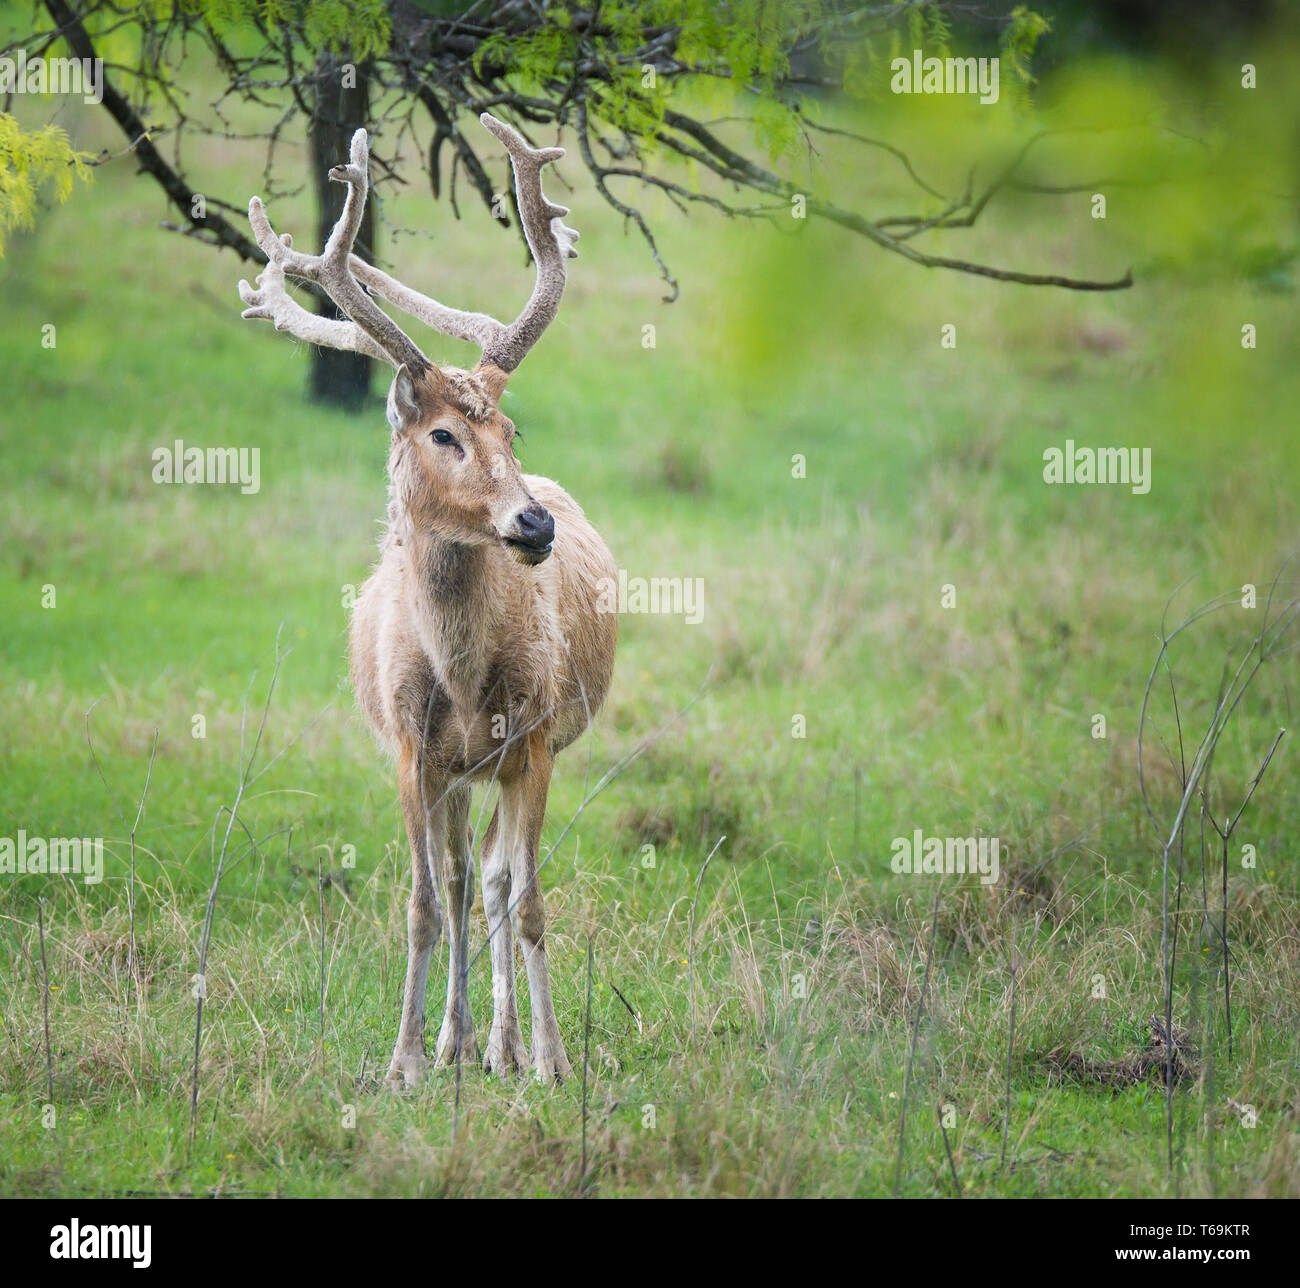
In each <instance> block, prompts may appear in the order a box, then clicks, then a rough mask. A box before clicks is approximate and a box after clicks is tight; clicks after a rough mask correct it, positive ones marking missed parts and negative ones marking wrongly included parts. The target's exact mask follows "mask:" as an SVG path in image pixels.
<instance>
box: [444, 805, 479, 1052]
mask: <svg viewBox="0 0 1300 1288" xmlns="http://www.w3.org/2000/svg"><path fill="white" fill-rule="evenodd" d="M469 804H470V788H469V785H468V784H467V783H465V784H462V785H460V786H459V787H453V788H451V789H450V790H447V791H446V796H445V799H444V802H443V809H444V811H445V826H444V828H443V831H442V835H443V837H444V838H445V839H444V852H443V855H442V859H443V864H442V872H443V899H444V901H445V903H446V905H447V922H448V925H449V927H450V933H449V935H448V943H449V944H450V947H451V952H450V954H449V956H450V962H449V963H448V966H447V1012H446V1014H445V1015H444V1016H443V1020H442V1029H441V1031H440V1032H439V1033H438V1045H437V1048H436V1057H435V1058H436V1059H437V1061H438V1063H439V1064H455V1063H456V1057H457V1055H458V1054H459V1056H460V1060H461V1062H462V1063H463V1064H470V1063H474V1064H477V1063H478V1042H477V1041H476V1040H475V1037H474V1017H473V1016H472V1015H471V1014H470V1010H469V911H470V908H471V907H473V905H474V855H473V852H472V850H471V848H470V840H469Z"/></svg>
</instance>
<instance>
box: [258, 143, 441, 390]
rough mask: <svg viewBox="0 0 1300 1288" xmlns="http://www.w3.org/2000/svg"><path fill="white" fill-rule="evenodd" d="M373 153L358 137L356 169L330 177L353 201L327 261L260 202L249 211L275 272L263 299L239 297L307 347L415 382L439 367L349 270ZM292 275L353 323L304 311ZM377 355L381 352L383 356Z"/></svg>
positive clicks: (339, 168) (268, 274)
mask: <svg viewBox="0 0 1300 1288" xmlns="http://www.w3.org/2000/svg"><path fill="white" fill-rule="evenodd" d="M369 168H370V147H369V145H368V143H367V141H366V132H365V130H358V131H357V132H356V133H355V134H354V135H353V136H352V155H351V161H350V164H348V165H336V166H335V167H334V168H333V169H332V170H331V171H330V172H329V177H330V178H331V179H333V180H334V181H335V182H336V183H346V184H347V185H348V195H347V197H346V199H345V200H344V202H343V213H342V214H341V215H339V218H338V222H337V223H336V224H335V225H334V229H333V231H332V232H331V233H330V235H329V240H328V241H327V242H326V243H325V249H324V250H323V251H322V252H321V253H320V254H319V255H304V254H302V253H301V252H300V251H296V250H294V249H293V239H292V238H291V237H289V236H287V235H286V236H285V237H277V236H276V235H275V230H274V229H273V228H272V227H271V221H270V220H269V219H268V218H267V217H266V210H265V209H264V207H263V206H262V200H261V198H260V197H254V198H252V200H251V201H249V203H248V222H249V223H250V224H252V226H253V235H254V236H255V237H256V238H257V244H258V245H259V246H260V247H261V248H262V250H263V251H264V252H265V253H266V260H267V266H266V269H265V270H264V271H263V273H262V274H261V275H260V276H259V278H258V285H259V286H260V287H261V289H260V290H259V291H254V290H253V289H252V288H251V287H250V286H249V285H248V283H247V282H245V281H242V280H241V281H240V283H239V294H240V297H241V298H242V299H243V301H244V303H245V304H248V305H251V306H252V307H250V308H248V309H246V310H245V311H244V314H243V316H244V317H246V318H270V319H271V320H272V321H273V322H274V323H275V327H276V330H279V331H289V332H291V333H292V334H294V335H297V336H299V337H300V338H301V339H304V340H311V341H313V342H314V343H316V344H325V345H328V346H330V347H331V348H336V349H354V350H356V351H357V352H359V353H368V354H370V356H371V357H383V358H385V359H386V360H387V361H389V362H391V363H392V364H393V366H395V367H400V366H401V365H403V364H405V365H406V366H407V367H408V368H410V370H411V374H412V375H419V374H421V373H423V372H425V371H427V370H429V369H430V368H431V367H432V366H433V364H432V363H431V362H430V361H429V359H428V358H426V357H425V356H424V354H423V353H421V352H420V350H419V348H418V347H417V346H416V344H415V342H414V341H413V340H411V338H410V337H409V336H408V335H407V334H406V333H405V332H404V331H403V330H402V328H401V327H399V326H398V325H397V323H396V322H394V321H393V320H392V318H390V317H389V316H388V314H386V313H385V312H384V311H383V309H381V308H380V307H379V305H377V304H376V303H375V302H374V300H372V299H371V298H370V296H368V295H367V294H366V293H365V291H364V290H363V289H362V288H361V285H360V283H359V282H358V281H357V279H356V278H355V277H353V276H352V273H351V270H350V269H349V267H348V261H349V257H350V256H351V254H352V246H353V243H354V242H355V241H356V239H357V232H358V230H359V229H360V228H361V220H362V217H363V216H364V214H365V210H366V197H367V195H368V193H369V188H370V180H369V173H368V172H369ZM286 274H287V275H288V276H290V277H299V278H302V279H304V280H305V281H309V282H315V283H317V285H319V286H321V287H322V288H323V289H324V290H325V292H326V294H328V295H329V297H330V299H332V300H333V301H334V303H335V304H337V305H338V306H339V308H340V309H342V310H343V312H344V313H346V314H347V315H348V317H349V318H351V319H352V324H351V326H349V324H348V323H345V322H332V321H331V320H330V319H328V318H318V317H316V316H315V315H313V314H311V313H308V312H307V310H306V309H304V308H302V307H301V306H300V305H298V304H296V303H295V302H294V301H293V300H292V299H291V298H290V297H289V295H288V293H287V292H286V290H285V286H284V279H285V276H286ZM376 348H377V349H378V350H379V351H380V352H379V353H376V352H375V350H376Z"/></svg>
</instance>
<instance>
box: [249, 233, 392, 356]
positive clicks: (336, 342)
mask: <svg viewBox="0 0 1300 1288" xmlns="http://www.w3.org/2000/svg"><path fill="white" fill-rule="evenodd" d="M280 242H281V244H282V245H284V246H285V247H292V245H293V238H292V237H290V236H289V234H288V233H285V234H284V235H283V236H282V237H281V238H280ZM239 296H240V298H241V299H242V300H243V301H244V303H245V304H247V305H248V306H249V307H248V308H246V309H245V310H244V311H243V313H241V314H240V316H241V317H243V318H247V319H250V320H251V319H253V318H266V319H267V320H268V321H270V322H271V323H272V324H273V325H274V327H275V329H276V330H277V331H288V332H289V334H290V335H293V336H297V337H298V339H300V340H306V341H307V342H308V343H310V344H320V345H324V346H325V347H326V348H328V349H351V350H353V351H354V352H356V353H364V354H367V355H369V356H370V357H372V358H378V359H379V361H380V362H391V361H392V359H391V358H390V357H389V356H388V353H387V352H386V351H385V350H384V349H382V348H380V346H379V345H378V344H376V343H375V341H374V340H372V339H371V338H370V336H368V335H367V334H366V333H365V332H364V331H363V330H362V329H361V328H360V327H359V326H357V324H356V323H355V322H342V321H335V320H334V319H333V318H326V317H322V316H321V315H320V314H319V313H310V312H308V311H307V310H306V309H305V308H303V307H302V305H301V304H299V303H298V301H297V300H295V299H294V298H293V297H292V296H291V295H290V294H289V292H288V291H287V290H286V289H285V281H284V269H283V268H281V267H280V265H279V264H278V263H276V261H275V260H268V262H267V265H266V267H265V268H264V269H263V270H262V271H261V273H259V274H258V276H257V289H256V290H254V288H253V287H251V286H249V284H248V283H247V282H246V281H245V280H244V279H243V278H242V277H241V278H240V279H239Z"/></svg>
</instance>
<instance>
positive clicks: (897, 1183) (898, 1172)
mask: <svg viewBox="0 0 1300 1288" xmlns="http://www.w3.org/2000/svg"><path fill="white" fill-rule="evenodd" d="M942 889H943V883H942V882H940V884H939V886H938V888H937V889H936V890H935V892H934V908H933V909H932V910H931V912H930V947H929V950H928V952H927V953H926V957H925V973H924V975H923V976H922V977H921V996H920V998H919V999H918V1000H917V1003H916V1018H915V1019H914V1020H913V1021H912V1042H911V1046H910V1047H909V1048H908V1052H907V1070H906V1072H905V1073H904V1074H903V1111H902V1113H901V1114H900V1115H899V1119H898V1165H897V1166H896V1167H895V1169H894V1197H895V1198H897V1197H898V1194H899V1190H900V1189H901V1188H902V1184H903V1140H904V1136H905V1135H906V1132H907V1093H908V1090H909V1088H910V1087H911V1085H912V1065H913V1064H914V1063H915V1061H916V1042H917V1038H918V1037H919V1036H920V1033H921V1016H922V1015H923V1014H924V1013H925V995H926V992H927V990H928V989H929V987H930V967H931V966H933V965H934V938H935V932H936V931H937V930H938V928H939V895H940V893H941V891H942Z"/></svg>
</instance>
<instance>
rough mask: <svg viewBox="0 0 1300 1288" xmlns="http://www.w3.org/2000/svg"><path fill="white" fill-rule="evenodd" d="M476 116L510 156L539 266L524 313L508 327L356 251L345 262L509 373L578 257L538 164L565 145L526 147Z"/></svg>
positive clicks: (507, 130) (382, 292)
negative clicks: (419, 287)
mask: <svg viewBox="0 0 1300 1288" xmlns="http://www.w3.org/2000/svg"><path fill="white" fill-rule="evenodd" d="M479 120H480V121H482V122H483V125H484V127H485V128H486V129H488V130H489V131H490V132H491V133H492V134H493V135H494V136H495V137H496V138H498V139H499V140H500V141H501V142H502V143H504V144H505V146H506V151H507V152H509V154H510V162H511V165H512V167H513V169H514V175H515V194H516V196H517V197H518V200H519V216H520V222H521V223H522V224H523V229H524V236H525V237H527V239H528V245H529V247H530V248H531V250H532V252H533V260H534V261H535V263H536V265H537V280H536V282H535V284H534V286H533V293H532V296H531V298H530V299H529V301H528V303H527V304H526V305H525V306H524V310H523V312H522V313H520V314H519V316H518V317H517V318H516V319H515V320H514V321H513V322H511V323H510V324H509V325H507V324H506V323H504V322H499V321H497V319H496V318H494V317H491V316H489V315H488V314H486V313H467V312H465V311H464V310H461V309H452V308H448V307H447V306H446V305H445V304H440V303H439V302H438V301H437V300H435V299H431V298H430V297H429V296H427V295H422V294H421V293H420V292H419V291H413V290H412V289H411V288H410V287H409V286H406V285H404V284H403V283H401V282H399V281H396V280H395V279H394V278H391V277H389V276H388V274H387V273H385V272H383V271H381V270H380V269H378V268H376V267H375V266H374V265H373V264H367V263H366V262H365V261H364V260H361V259H358V258H357V257H356V256H355V255H353V256H352V258H351V259H350V260H349V261H348V266H349V268H350V270H351V272H352V274H353V276H354V277H356V278H357V279H358V280H359V281H361V282H363V283H364V284H365V285H366V286H368V287H369V288H370V289H371V290H372V291H374V292H375V294H376V295H379V296H381V297H382V298H384V299H386V300H387V301H388V302H389V303H390V304H394V305H396V306H397V307H398V308H399V309H401V310H402V311H403V312H404V313H408V314H410V316H411V317H413V318H417V319H418V320H419V321H421V322H423V323H424V324H425V325H426V326H428V327H430V328H432V329H433V330H434V331H438V332H440V333H441V334H443V335H450V336H455V337H456V339H458V340H468V341H470V342H471V343H473V344H477V345H478V346H479V348H480V349H482V350H483V358H482V361H483V362H484V363H485V364H491V365H492V366H495V367H498V368H500V369H501V370H502V371H505V372H511V371H513V370H514V369H515V368H516V367H517V366H518V365H519V364H520V363H521V362H522V361H523V359H524V356H525V355H526V354H527V352H528V350H529V349H531V348H532V347H533V345H534V344H536V343H537V341H538V340H539V339H540V338H541V335H542V332H543V331H545V330H546V328H547V327H548V326H549V325H550V324H551V321H552V320H553V319H554V317H555V315H556V312H557V311H558V310H559V307H560V297H561V296H562V295H563V294H564V285H565V280H566V277H567V273H566V263H565V261H566V260H570V259H576V258H577V254H578V252H577V250H575V249H574V245H573V243H574V242H576V241H577V240H578V234H577V232H576V231H575V230H574V229H572V228H569V227H567V226H566V225H565V224H564V223H563V222H562V221H563V217H564V216H565V215H567V214H568V213H569V210H568V207H567V206H557V205H556V204H555V203H554V202H551V201H548V200H547V199H546V196H545V194H544V193H543V192H542V177H541V176H542V167H543V166H545V165H547V164H548V163H549V162H551V161H557V160H559V158H560V157H562V156H563V155H564V149H563V148H533V147H529V145H528V144H527V143H526V142H525V141H524V138H523V136H522V135H521V134H520V133H519V132H518V131H517V130H514V129H512V128H511V127H510V126H509V125H507V124H506V123H505V122H504V121H499V120H497V118H496V117H495V116H491V115H489V114H488V113H487V112H484V113H483V115H482V116H481V117H479Z"/></svg>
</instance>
